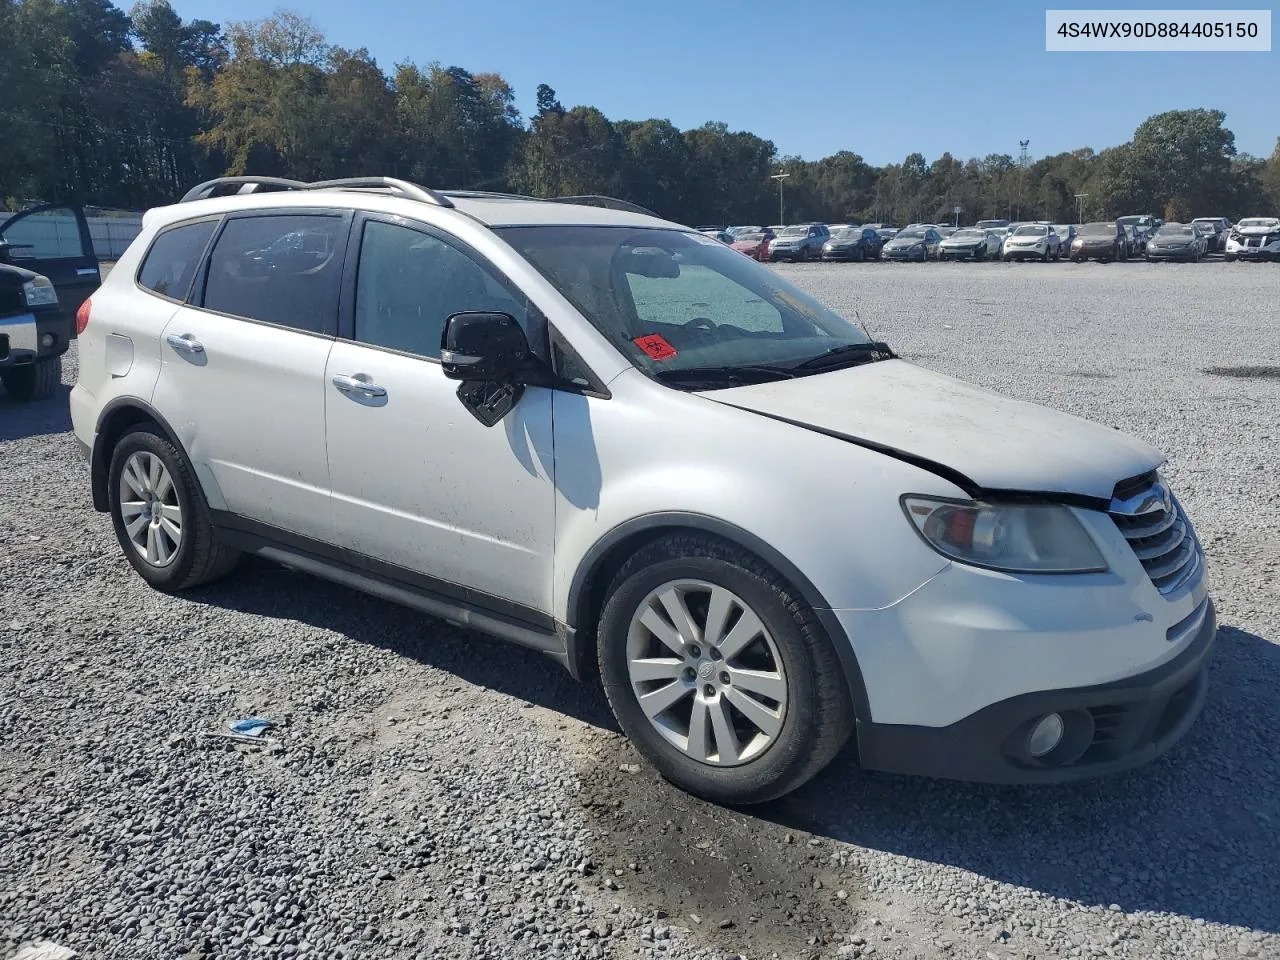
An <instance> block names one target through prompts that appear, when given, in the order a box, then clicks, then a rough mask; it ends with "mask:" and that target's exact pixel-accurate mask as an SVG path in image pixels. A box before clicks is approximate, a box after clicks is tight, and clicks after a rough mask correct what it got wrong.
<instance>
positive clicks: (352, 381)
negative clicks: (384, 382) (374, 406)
mask: <svg viewBox="0 0 1280 960" xmlns="http://www.w3.org/2000/svg"><path fill="white" fill-rule="evenodd" d="M333 385H334V386H335V387H337V388H338V390H339V391H341V392H342V393H345V394H348V395H353V396H357V397H385V396H386V395H387V391H386V388H385V387H380V386H378V385H377V384H376V383H371V382H370V380H369V376H368V374H364V373H357V374H355V375H354V376H351V377H348V376H346V375H344V374H338V375H337V376H335V377H334V378H333Z"/></svg>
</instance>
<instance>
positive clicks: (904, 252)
mask: <svg viewBox="0 0 1280 960" xmlns="http://www.w3.org/2000/svg"><path fill="white" fill-rule="evenodd" d="M927 255H928V254H927V253H926V251H925V250H924V249H918V250H913V249H910V248H907V249H896V250H890V249H889V248H888V247H886V248H885V249H884V250H882V251H881V252H880V256H881V258H883V259H885V260H923V259H925V257H926V256H927Z"/></svg>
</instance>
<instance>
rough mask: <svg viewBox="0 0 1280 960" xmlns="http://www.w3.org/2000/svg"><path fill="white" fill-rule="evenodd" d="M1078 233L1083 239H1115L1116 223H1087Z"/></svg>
mask: <svg viewBox="0 0 1280 960" xmlns="http://www.w3.org/2000/svg"><path fill="white" fill-rule="evenodd" d="M1076 232H1077V233H1079V234H1080V236H1082V237H1114V236H1115V235H1116V225H1115V224H1114V223H1086V224H1085V225H1084V226H1083V227H1081V228H1080V229H1079V230H1078V231H1076Z"/></svg>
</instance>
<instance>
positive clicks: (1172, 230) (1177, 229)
mask: <svg viewBox="0 0 1280 960" xmlns="http://www.w3.org/2000/svg"><path fill="white" fill-rule="evenodd" d="M1194 233H1195V231H1194V230H1192V229H1191V228H1190V227H1189V226H1186V225H1184V224H1181V223H1166V224H1165V225H1164V226H1163V227H1161V228H1160V229H1159V230H1157V231H1156V236H1157V237H1190V236H1192V235H1193V234H1194Z"/></svg>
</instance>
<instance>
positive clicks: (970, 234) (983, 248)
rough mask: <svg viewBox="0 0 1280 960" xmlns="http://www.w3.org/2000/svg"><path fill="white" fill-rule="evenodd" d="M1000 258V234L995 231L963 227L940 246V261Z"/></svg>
mask: <svg viewBox="0 0 1280 960" xmlns="http://www.w3.org/2000/svg"><path fill="white" fill-rule="evenodd" d="M999 256H1000V234H999V233H998V232H996V231H994V230H979V229H978V228H977V227H962V228H961V229H959V230H957V231H956V232H955V233H953V234H951V236H949V237H944V238H943V240H942V242H941V243H940V244H938V259H939V260H985V259H987V257H993V258H995V257H999Z"/></svg>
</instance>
